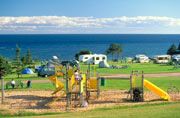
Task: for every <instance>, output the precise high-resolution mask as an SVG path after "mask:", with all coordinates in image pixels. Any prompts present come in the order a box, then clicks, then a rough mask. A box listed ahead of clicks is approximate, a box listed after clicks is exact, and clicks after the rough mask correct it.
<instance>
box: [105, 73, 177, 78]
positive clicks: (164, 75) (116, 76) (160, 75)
mask: <svg viewBox="0 0 180 118" xmlns="http://www.w3.org/2000/svg"><path fill="white" fill-rule="evenodd" d="M101 77H104V78H129V77H130V74H107V75H102V76H101ZM144 77H180V73H157V74H144Z"/></svg>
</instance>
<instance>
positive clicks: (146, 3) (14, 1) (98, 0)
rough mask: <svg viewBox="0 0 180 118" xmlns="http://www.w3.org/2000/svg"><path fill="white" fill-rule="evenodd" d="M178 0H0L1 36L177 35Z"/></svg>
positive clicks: (179, 29)
mask: <svg viewBox="0 0 180 118" xmlns="http://www.w3.org/2000/svg"><path fill="white" fill-rule="evenodd" d="M179 6H180V0H0V33H1V34H8V33H140V34H141V33H172V34H173V33H180V14H179V11H180V7H179Z"/></svg>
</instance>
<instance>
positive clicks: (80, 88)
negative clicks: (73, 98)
mask: <svg viewBox="0 0 180 118" xmlns="http://www.w3.org/2000/svg"><path fill="white" fill-rule="evenodd" d="M82 82H83V81H82V80H81V79H80V80H79V104H80V107H81V106H82V104H83V83H82Z"/></svg>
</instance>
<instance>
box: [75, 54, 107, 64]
mask: <svg viewBox="0 0 180 118" xmlns="http://www.w3.org/2000/svg"><path fill="white" fill-rule="evenodd" d="M79 61H80V62H85V63H87V64H99V63H100V62H101V61H107V56H106V55H104V54H85V55H80V56H79Z"/></svg>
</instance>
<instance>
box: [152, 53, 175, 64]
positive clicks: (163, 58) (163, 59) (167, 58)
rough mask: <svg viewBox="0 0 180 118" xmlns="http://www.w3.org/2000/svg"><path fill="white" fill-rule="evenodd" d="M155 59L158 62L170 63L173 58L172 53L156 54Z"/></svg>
mask: <svg viewBox="0 0 180 118" xmlns="http://www.w3.org/2000/svg"><path fill="white" fill-rule="evenodd" d="M154 59H155V61H156V63H169V61H170V60H171V56H170V55H157V56H155V58H154Z"/></svg>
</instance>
